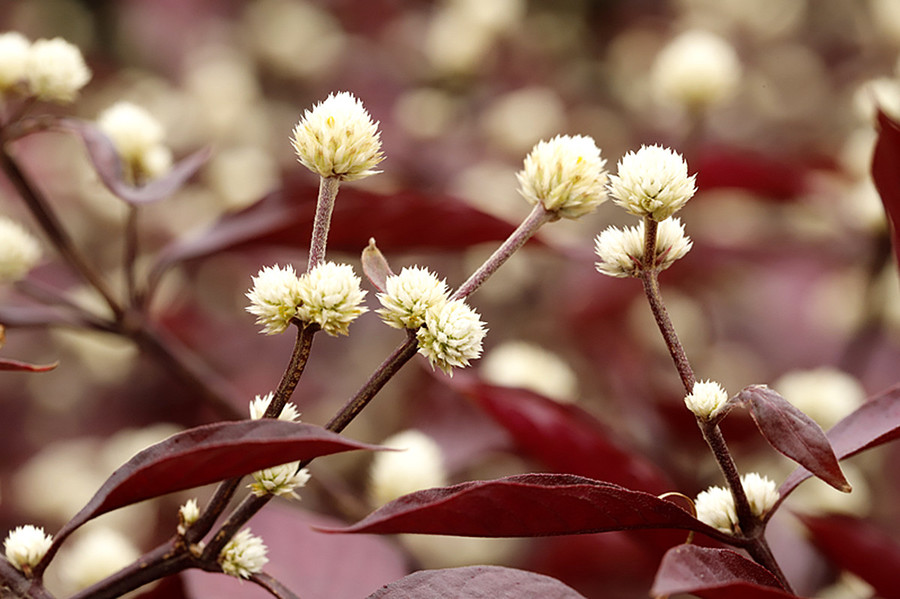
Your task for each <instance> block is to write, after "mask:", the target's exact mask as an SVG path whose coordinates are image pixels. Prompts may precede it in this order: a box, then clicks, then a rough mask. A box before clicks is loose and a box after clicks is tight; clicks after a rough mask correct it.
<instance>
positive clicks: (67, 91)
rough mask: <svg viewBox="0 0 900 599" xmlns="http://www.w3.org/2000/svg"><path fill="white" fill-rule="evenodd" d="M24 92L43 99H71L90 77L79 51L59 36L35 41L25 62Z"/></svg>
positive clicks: (62, 100) (55, 100)
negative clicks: (25, 88)
mask: <svg viewBox="0 0 900 599" xmlns="http://www.w3.org/2000/svg"><path fill="white" fill-rule="evenodd" d="M25 79H26V80H27V82H28V91H29V93H31V95H33V96H36V97H37V98H38V99H39V100H44V101H47V102H58V103H66V102H72V101H73V100H74V99H75V97H76V96H77V95H78V91H79V90H80V89H81V88H82V87H84V86H85V85H87V82H88V81H90V80H91V70H90V69H89V68H88V67H87V65H86V64H85V62H84V57H83V56H82V55H81V51H80V50H79V49H78V48H77V47H76V46H74V45H72V44H70V43H69V42H67V41H66V40H64V39H62V38H59V37H57V38H53V39H51V40H44V39H41V40H37V41H35V42H34V43H33V44H31V47H30V48H29V50H28V55H27V57H26V61H25Z"/></svg>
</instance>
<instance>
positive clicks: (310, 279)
mask: <svg viewBox="0 0 900 599" xmlns="http://www.w3.org/2000/svg"><path fill="white" fill-rule="evenodd" d="M361 284H362V281H361V280H360V278H359V277H358V276H356V275H355V274H354V273H353V267H352V266H350V265H349V264H335V263H334V262H324V263H322V264H319V265H318V266H316V267H315V268H313V269H312V270H311V271H309V272H308V273H306V274H304V275H303V276H301V277H300V287H299V298H300V305H298V306H297V318H299V319H300V320H302V321H304V322H315V323H317V324H318V325H319V326H320V327H322V330H323V331H325V332H326V333H328V334H329V335H346V334H347V333H348V327H349V326H350V323H351V322H353V321H354V320H355V319H356V317H357V316H359V315H360V314H362V313H363V312H365V311H366V308H365V307H364V306H361V305H360V304H362V302H363V300H364V299H365V297H366V293H367V292H366V291H363V290H362V289H361V288H360V285H361Z"/></svg>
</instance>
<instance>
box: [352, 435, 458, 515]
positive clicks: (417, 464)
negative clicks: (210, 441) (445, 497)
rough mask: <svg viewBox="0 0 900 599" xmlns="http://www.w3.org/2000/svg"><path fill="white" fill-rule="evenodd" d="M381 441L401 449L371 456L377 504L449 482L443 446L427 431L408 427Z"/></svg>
mask: <svg viewBox="0 0 900 599" xmlns="http://www.w3.org/2000/svg"><path fill="white" fill-rule="evenodd" d="M381 444H382V445H384V446H385V447H390V448H391V449H399V450H402V451H382V452H378V453H376V454H375V457H374V459H373V460H372V467H371V468H370V470H369V494H370V496H371V497H372V501H373V502H374V503H375V504H376V505H379V506H381V505H384V504H386V503H388V502H389V501H393V500H394V499H397V498H398V497H400V496H401V495H406V494H408V493H413V492H415V491H419V490H421V489H429V488H432V487H442V486H444V485H446V484H447V472H446V468H445V467H444V456H443V453H442V452H441V448H440V447H439V446H438V444H437V443H436V442H435V441H434V439H432V438H431V437H429V436H428V435H426V434H425V433H422V432H420V431H417V430H406V431H403V432H400V433H397V434H395V435H392V436H390V437H388V438H387V439H385V440H384V441H382V443H381Z"/></svg>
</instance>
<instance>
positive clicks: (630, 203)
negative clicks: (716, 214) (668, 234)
mask: <svg viewBox="0 0 900 599" xmlns="http://www.w3.org/2000/svg"><path fill="white" fill-rule="evenodd" d="M696 177H697V176H696V175H691V176H688V168H687V163H686V162H685V161H684V158H682V156H681V154H678V153H677V152H675V151H674V150H671V149H669V148H664V147H662V146H659V145H652V146H641V149H640V150H638V151H637V152H628V153H627V154H625V156H623V157H622V159H621V160H619V164H618V173H617V174H616V175H610V177H609V193H610V195H611V196H612V198H613V201H614V202H615V203H616V204H618V205H619V206H622V207H623V208H625V210H627V211H628V212H630V213H631V214H634V215H635V216H640V217H644V216H649V217H650V218H652V219H653V220H656V221H662V220H665V219H666V218H668V217H670V216H672V215H673V214H675V213H676V212H678V211H679V210H681V208H682V207H683V206H684V205H685V204H686V203H687V201H688V200H690V199H691V198H692V197H693V195H694V193H695V192H696V191H697V188H696V185H695V179H696Z"/></svg>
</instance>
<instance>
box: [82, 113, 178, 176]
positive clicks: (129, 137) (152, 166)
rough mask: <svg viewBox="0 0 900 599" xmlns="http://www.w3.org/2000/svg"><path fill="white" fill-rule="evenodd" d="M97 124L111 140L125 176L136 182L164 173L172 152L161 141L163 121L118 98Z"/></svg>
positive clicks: (169, 164) (163, 134)
mask: <svg viewBox="0 0 900 599" xmlns="http://www.w3.org/2000/svg"><path fill="white" fill-rule="evenodd" d="M97 126H98V127H99V128H100V130H101V131H103V132H104V133H105V134H106V135H107V136H108V137H109V138H110V140H112V142H113V145H114V146H115V148H116V151H117V152H118V153H119V156H120V157H121V158H122V162H123V164H124V167H125V179H126V181H128V182H129V183H132V184H138V183H141V182H143V181H146V180H147V179H154V178H156V177H159V176H161V175H163V174H165V173H166V172H167V171H168V170H169V169H170V168H171V166H172V153H171V152H170V151H169V149H168V148H167V147H166V146H165V145H163V138H164V137H165V131H164V130H163V127H162V125H161V124H160V123H159V121H157V120H156V119H155V118H153V116H152V115H151V114H150V113H149V112H147V111H146V110H145V109H143V108H141V107H140V106H137V105H136V104H132V103H131V102H117V103H116V104H113V105H112V106H110V107H109V108H107V109H106V110H104V111H103V112H102V113H100V116H99V117H97Z"/></svg>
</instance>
